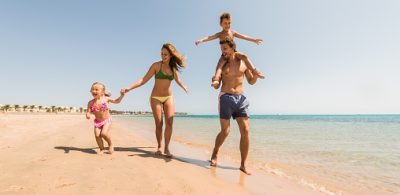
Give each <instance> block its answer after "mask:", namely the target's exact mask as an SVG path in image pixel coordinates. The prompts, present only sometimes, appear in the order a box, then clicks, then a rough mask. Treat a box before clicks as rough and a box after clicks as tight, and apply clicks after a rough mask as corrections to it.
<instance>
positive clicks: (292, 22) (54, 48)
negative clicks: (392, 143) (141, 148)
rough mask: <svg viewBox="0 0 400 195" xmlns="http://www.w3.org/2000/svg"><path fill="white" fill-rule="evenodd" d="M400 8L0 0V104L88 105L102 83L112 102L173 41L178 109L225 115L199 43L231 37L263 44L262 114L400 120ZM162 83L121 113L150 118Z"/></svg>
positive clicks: (254, 103) (137, 94) (205, 48)
mask: <svg viewBox="0 0 400 195" xmlns="http://www.w3.org/2000/svg"><path fill="white" fill-rule="evenodd" d="M399 10H400V1H396V0H393V1H390V0H382V1H378V0H375V1H369V0H360V1H355V0H335V1H327V0H305V1H301V0H279V1H278V0H276V1H268V0H260V1H224V0H219V1H214V0H203V1H183V0H182V1H175V0H171V1H164V0H160V1H151V0H149V1H97V0H96V1H94V0H93V1H90V0H88V1H12V0H10V1H1V2H0V25H1V26H0V70H1V76H0V104H41V105H60V106H61V105H65V106H77V107H80V106H85V105H86V104H87V101H89V100H90V99H91V95H90V93H89V88H90V86H91V84H92V83H93V82H95V81H101V82H103V83H104V84H105V85H106V86H107V88H108V90H109V91H110V92H111V93H113V95H114V96H117V95H118V92H119V89H120V88H122V87H125V86H127V85H129V84H131V83H132V82H134V81H136V80H137V79H139V78H140V77H142V76H143V75H144V74H145V72H146V71H147V70H148V68H149V66H150V64H152V63H153V62H155V61H158V60H160V48H161V46H162V44H163V43H166V42H172V43H173V44H175V46H176V47H177V49H178V50H179V51H180V52H181V53H183V54H184V55H185V56H186V57H187V64H188V66H187V69H185V70H184V71H183V72H182V76H181V77H182V80H183V82H184V83H185V84H186V85H187V86H188V88H189V90H190V94H189V95H186V94H185V93H184V92H183V91H182V90H181V89H180V88H179V87H178V86H177V85H176V84H174V87H173V91H174V96H175V97H176V98H175V100H176V102H175V104H176V111H182V112H189V113H195V114H216V113H217V96H218V91H216V90H214V89H212V88H211V87H210V78H211V75H212V74H213V72H214V69H215V65H216V62H217V61H218V58H219V56H220V49H219V44H218V42H217V41H213V42H207V43H203V44H201V45H200V46H197V47H196V46H195V45H194V42H195V40H197V39H199V38H202V37H204V36H206V35H211V34H214V33H215V32H217V31H219V30H220V26H219V16H220V14H221V13H222V12H230V13H231V14H232V16H233V21H232V22H233V25H232V28H233V29H234V30H236V31H238V32H240V33H243V34H246V35H249V36H252V37H257V38H262V39H263V40H264V43H263V44H262V45H260V46H257V45H256V44H254V43H251V42H247V41H243V40H238V39H236V41H237V43H238V50H240V51H242V52H245V53H247V54H248V56H249V57H250V58H251V59H252V61H253V62H254V63H255V65H256V66H257V67H258V68H259V69H261V70H262V71H263V72H264V73H265V74H266V75H267V77H268V78H267V79H265V80H259V81H258V82H257V83H256V85H254V86H249V85H248V84H246V86H245V94H246V95H247V97H248V98H249V100H250V104H251V105H250V110H251V112H252V113H255V114H278V113H279V114H367V113H400V90H399V85H400V12H399ZM153 83H154V80H153V79H152V80H151V81H149V82H148V83H147V84H146V85H145V86H143V87H141V88H139V89H137V90H134V91H132V92H130V93H129V94H128V95H127V96H126V98H125V99H124V100H123V102H122V103H121V104H120V105H113V106H112V108H114V109H119V110H150V106H149V103H148V100H149V96H150V93H151V90H152V87H153Z"/></svg>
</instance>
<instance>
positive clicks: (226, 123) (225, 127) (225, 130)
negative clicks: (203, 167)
mask: <svg viewBox="0 0 400 195" xmlns="http://www.w3.org/2000/svg"><path fill="white" fill-rule="evenodd" d="M219 121H220V124H221V131H220V132H219V133H218V135H217V138H216V139H215V146H214V150H213V153H212V156H211V163H210V166H216V165H217V158H218V151H219V148H220V147H221V145H222V144H223V143H224V141H225V138H226V137H227V136H228V135H229V132H230V130H231V129H230V120H229V119H220V120H219Z"/></svg>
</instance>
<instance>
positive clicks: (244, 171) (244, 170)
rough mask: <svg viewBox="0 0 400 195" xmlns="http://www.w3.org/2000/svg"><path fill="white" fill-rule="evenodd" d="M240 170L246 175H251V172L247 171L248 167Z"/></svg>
mask: <svg viewBox="0 0 400 195" xmlns="http://www.w3.org/2000/svg"><path fill="white" fill-rule="evenodd" d="M239 170H240V171H242V172H243V173H245V174H246V175H251V172H250V171H248V170H247V169H246V167H240V168H239Z"/></svg>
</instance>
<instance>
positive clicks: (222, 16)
mask: <svg viewBox="0 0 400 195" xmlns="http://www.w3.org/2000/svg"><path fill="white" fill-rule="evenodd" d="M224 19H227V20H230V19H231V14H229V13H227V12H225V13H223V14H222V15H221V16H220V17H219V23H220V24H222V20H224Z"/></svg>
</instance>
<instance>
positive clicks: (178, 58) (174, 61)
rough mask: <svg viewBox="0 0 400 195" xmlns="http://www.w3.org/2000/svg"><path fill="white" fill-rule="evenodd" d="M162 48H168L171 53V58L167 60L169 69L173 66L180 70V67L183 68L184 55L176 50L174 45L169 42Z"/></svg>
mask: <svg viewBox="0 0 400 195" xmlns="http://www.w3.org/2000/svg"><path fill="white" fill-rule="evenodd" d="M162 48H165V49H166V50H168V52H169V54H170V55H171V59H170V60H169V67H170V68H171V70H173V68H175V69H176V70H179V71H180V70H181V69H182V68H185V66H186V64H185V57H183V56H182V55H181V54H180V53H179V52H178V50H176V48H175V46H174V45H172V44H171V43H165V44H164V45H163V46H162ZM162 48H161V49H162Z"/></svg>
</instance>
